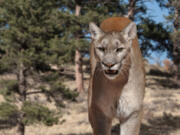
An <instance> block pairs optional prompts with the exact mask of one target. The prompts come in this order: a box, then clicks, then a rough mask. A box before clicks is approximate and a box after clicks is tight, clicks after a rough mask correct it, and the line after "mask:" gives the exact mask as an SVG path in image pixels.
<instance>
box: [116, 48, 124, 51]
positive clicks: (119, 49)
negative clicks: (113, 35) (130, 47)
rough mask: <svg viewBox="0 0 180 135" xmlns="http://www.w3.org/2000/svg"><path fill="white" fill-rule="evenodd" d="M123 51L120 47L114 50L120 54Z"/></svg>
mask: <svg viewBox="0 0 180 135" xmlns="http://www.w3.org/2000/svg"><path fill="white" fill-rule="evenodd" d="M123 49H124V48H122V47H121V48H117V49H116V52H121V51H122V50H123Z"/></svg>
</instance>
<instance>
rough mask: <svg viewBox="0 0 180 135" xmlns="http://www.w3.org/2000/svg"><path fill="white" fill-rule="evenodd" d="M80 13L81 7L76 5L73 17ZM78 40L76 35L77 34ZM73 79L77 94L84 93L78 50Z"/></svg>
mask: <svg viewBox="0 0 180 135" xmlns="http://www.w3.org/2000/svg"><path fill="white" fill-rule="evenodd" d="M80 11H81V6H80V5H79V4H76V10H75V15H76V16H79V15H80ZM77 40H78V33H77ZM75 79H76V87H77V90H78V92H82V91H84V81H83V70H82V56H81V53H80V52H79V50H76V52H75Z"/></svg>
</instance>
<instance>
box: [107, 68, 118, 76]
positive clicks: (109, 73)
mask: <svg viewBox="0 0 180 135" xmlns="http://www.w3.org/2000/svg"><path fill="white" fill-rule="evenodd" d="M105 74H107V75H117V74H118V70H110V69H108V70H105Z"/></svg>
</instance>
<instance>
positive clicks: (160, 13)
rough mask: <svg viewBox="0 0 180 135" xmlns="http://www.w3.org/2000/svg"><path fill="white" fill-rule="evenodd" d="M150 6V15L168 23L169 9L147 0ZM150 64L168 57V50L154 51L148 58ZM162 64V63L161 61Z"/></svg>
mask: <svg viewBox="0 0 180 135" xmlns="http://www.w3.org/2000/svg"><path fill="white" fill-rule="evenodd" d="M146 6H147V8H148V15H150V16H151V17H152V19H153V20H155V21H156V22H157V23H163V24H165V25H166V24H167V21H166V19H165V17H164V16H167V15H168V10H165V9H161V8H160V7H159V5H158V3H157V2H155V1H151V0H149V2H146ZM147 59H148V61H149V63H150V64H155V63H156V61H161V62H162V61H163V60H164V59H167V52H162V53H160V52H153V53H152V54H151V56H150V57H149V58H147ZM161 64H162V63H161Z"/></svg>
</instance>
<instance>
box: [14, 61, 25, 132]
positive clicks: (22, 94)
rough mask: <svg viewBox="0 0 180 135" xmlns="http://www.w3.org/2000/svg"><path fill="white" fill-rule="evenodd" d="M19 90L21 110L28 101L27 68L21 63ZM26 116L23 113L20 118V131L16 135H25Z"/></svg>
mask: <svg viewBox="0 0 180 135" xmlns="http://www.w3.org/2000/svg"><path fill="white" fill-rule="evenodd" d="M17 76H18V88H19V94H20V102H21V103H20V105H21V106H20V109H21V108H22V106H23V103H24V102H25V101H26V79H25V67H24V65H23V63H22V62H21V63H20V65H19V71H18V75H17ZM23 118H24V114H23V113H21V114H20V117H19V119H18V124H17V126H18V129H17V134H16V135H24V134H25V125H24V123H23Z"/></svg>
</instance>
